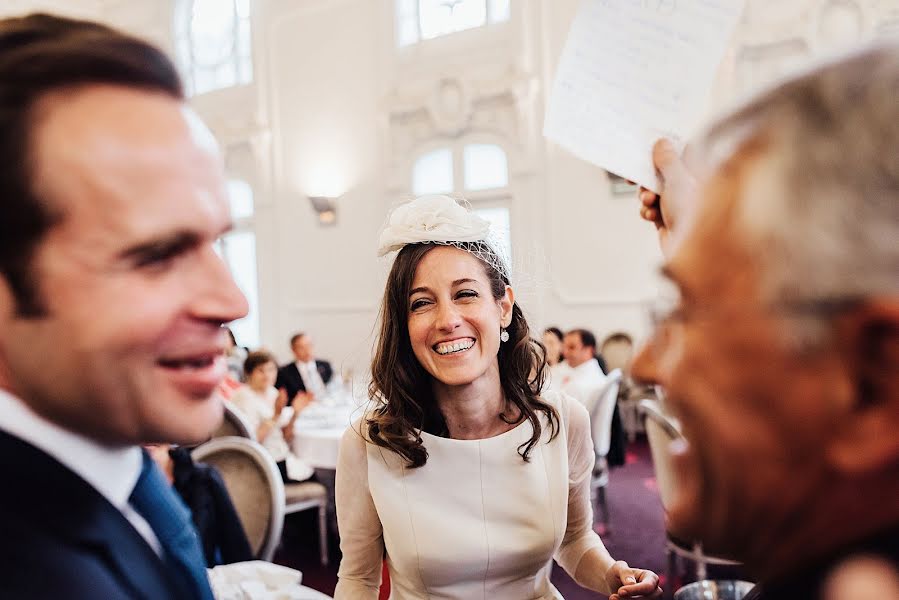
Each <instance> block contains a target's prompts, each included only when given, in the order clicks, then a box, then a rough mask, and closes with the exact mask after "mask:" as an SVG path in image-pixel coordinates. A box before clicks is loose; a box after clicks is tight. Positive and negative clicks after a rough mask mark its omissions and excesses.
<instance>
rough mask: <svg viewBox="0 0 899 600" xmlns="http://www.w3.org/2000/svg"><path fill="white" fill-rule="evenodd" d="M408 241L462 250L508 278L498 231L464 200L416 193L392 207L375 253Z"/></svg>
mask: <svg viewBox="0 0 899 600" xmlns="http://www.w3.org/2000/svg"><path fill="white" fill-rule="evenodd" d="M408 244H440V245H443V246H454V247H456V248H459V249H461V250H465V251H466V252H469V253H471V254H474V255H475V256H476V257H477V258H479V259H480V260H482V261H484V262H485V263H487V264H488V265H490V266H491V267H493V268H494V269H496V270H497V272H499V273H500V274H501V275H502V276H503V277H504V278H505V279H506V281H509V261H508V257H507V256H506V255H505V252H504V250H503V245H502V243H500V238H499V236H498V234H497V232H496V231H494V230H493V228H492V227H491V224H490V222H489V221H487V220H486V219H484V218H483V217H480V216H479V215H477V214H475V213H474V212H472V210H471V208H470V206H468V203H467V202H465V201H464V200H462V201H457V200H455V199H454V198H451V197H449V196H443V195H428V196H419V197H418V198H415V199H414V200H411V201H409V202H406V203H404V204H400V205H399V206H397V207H396V208H394V209H393V210H391V211H390V213H389V214H388V215H387V222H386V223H385V224H384V227H383V228H382V229H381V234H380V236H379V238H378V256H385V255H387V254H389V253H391V252H394V251H399V250H402V248H403V247H404V246H406V245H408Z"/></svg>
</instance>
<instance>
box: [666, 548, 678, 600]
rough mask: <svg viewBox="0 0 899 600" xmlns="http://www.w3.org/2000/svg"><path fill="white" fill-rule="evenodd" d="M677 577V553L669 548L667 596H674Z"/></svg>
mask: <svg viewBox="0 0 899 600" xmlns="http://www.w3.org/2000/svg"><path fill="white" fill-rule="evenodd" d="M675 577H677V555H675V554H674V550H672V549H671V548H669V549H668V567H667V569H666V573H665V598H673V597H674V591H675V590H674V578H675Z"/></svg>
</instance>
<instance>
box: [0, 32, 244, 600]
mask: <svg viewBox="0 0 899 600" xmlns="http://www.w3.org/2000/svg"><path fill="white" fill-rule="evenodd" d="M0 164H2V165H3V166H2V168H0V457H2V459H0V480H2V481H4V482H5V483H6V487H5V489H4V491H3V493H2V494H0V595H2V596H3V597H4V598H6V597H9V598H67V599H73V598H74V599H81V598H146V599H148V600H149V599H156V598H202V599H208V598H211V597H212V593H211V590H210V589H209V583H208V580H207V579H206V573H205V569H204V567H205V561H204V559H203V554H202V549H201V547H200V546H199V543H198V540H197V536H196V533H195V531H194V529H193V527H192V526H191V524H190V514H189V512H188V511H187V509H186V508H185V507H184V505H183V503H181V502H180V501H179V500H178V498H177V495H175V493H174V492H173V490H172V489H171V488H170V486H168V485H167V482H166V481H165V479H164V477H163V476H162V474H161V473H160V472H159V469H158V468H157V467H156V466H155V465H154V463H153V462H152V460H151V459H150V458H149V456H148V455H147V454H146V453H143V452H142V451H141V448H140V446H139V444H140V443H142V442H171V443H178V444H187V443H197V442H199V441H202V440H203V439H205V438H206V437H208V435H209V433H210V432H211V431H212V430H213V429H214V428H215V427H216V426H217V425H218V423H219V422H220V421H221V418H222V406H221V402H220V400H219V399H218V398H217V396H216V393H215V392H216V388H217V386H218V384H219V382H220V381H221V379H222V377H223V376H224V374H225V372H226V368H227V367H226V362H225V358H224V348H225V340H224V332H223V330H222V328H221V326H222V324H223V323H225V322H228V321H231V320H233V319H236V318H239V317H241V316H243V315H244V314H245V313H246V311H247V304H246V300H245V299H244V298H243V296H242V295H241V293H240V291H239V290H238V289H237V287H236V286H235V284H234V282H233V280H232V279H231V277H230V276H229V274H228V271H227V269H226V268H225V266H224V264H223V263H222V262H221V259H220V258H219V257H218V255H217V254H216V253H215V250H214V247H213V243H214V242H215V240H216V239H217V238H218V237H219V236H220V235H221V234H222V233H224V232H225V231H227V230H228V228H229V227H230V224H231V219H230V215H229V210H228V203H227V200H226V198H225V195H224V178H223V176H222V166H221V159H220V156H219V155H218V152H217V150H216V147H215V143H214V141H213V138H212V136H211V134H210V133H209V131H208V130H206V129H205V128H204V127H203V126H202V124H201V123H200V121H199V119H198V118H197V117H196V116H195V115H194V114H193V113H192V112H190V110H189V108H188V107H187V106H186V104H185V102H184V97H183V94H182V88H181V83H180V81H179V79H178V76H177V74H176V72H175V69H174V68H173V66H172V64H171V62H170V61H169V60H168V59H167V58H166V57H165V56H164V55H163V54H162V53H161V52H160V51H158V50H157V49H156V48H154V47H152V46H150V45H148V44H147V43H145V42H143V41H140V40H138V39H135V38H132V37H130V36H126V35H124V34H122V33H119V32H117V31H115V30H112V29H109V28H107V27H105V26H101V25H98V24H95V23H89V22H84V21H74V20H70V19H62V18H57V17H52V16H49V15H31V16H28V17H21V18H11V19H4V20H0Z"/></svg>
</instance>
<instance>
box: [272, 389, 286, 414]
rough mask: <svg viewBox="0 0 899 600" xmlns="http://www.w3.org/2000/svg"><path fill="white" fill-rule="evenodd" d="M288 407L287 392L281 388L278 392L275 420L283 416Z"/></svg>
mask: <svg viewBox="0 0 899 600" xmlns="http://www.w3.org/2000/svg"><path fill="white" fill-rule="evenodd" d="M285 406H287V390H286V389H284V388H281V389H279V390H278V398H277V400H275V418H276V419H277V418H278V416H279V415H280V414H281V411H282V410H284V407H285Z"/></svg>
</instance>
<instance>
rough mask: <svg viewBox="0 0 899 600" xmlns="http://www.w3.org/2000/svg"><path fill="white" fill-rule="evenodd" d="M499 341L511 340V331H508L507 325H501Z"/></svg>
mask: <svg viewBox="0 0 899 600" xmlns="http://www.w3.org/2000/svg"><path fill="white" fill-rule="evenodd" d="M499 341H500V342H508V341H509V332H508V331H506V328H505V327H501V328H500V330H499Z"/></svg>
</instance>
